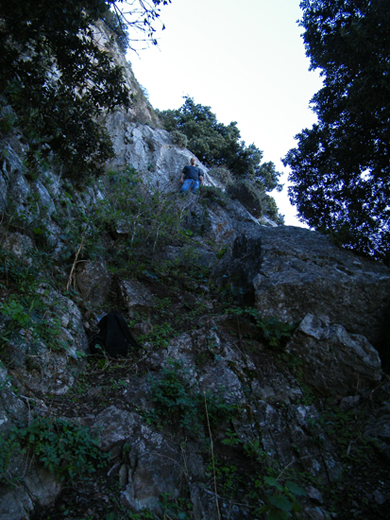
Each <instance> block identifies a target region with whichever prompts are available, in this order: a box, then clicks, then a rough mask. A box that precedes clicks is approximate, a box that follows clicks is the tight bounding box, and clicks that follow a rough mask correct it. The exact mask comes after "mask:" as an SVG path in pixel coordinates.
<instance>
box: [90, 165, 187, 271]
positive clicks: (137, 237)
mask: <svg viewBox="0 0 390 520" xmlns="http://www.w3.org/2000/svg"><path fill="white" fill-rule="evenodd" d="M101 186H102V189H103V190H104V191H105V197H104V199H103V200H101V201H99V202H98V203H97V205H96V222H98V223H100V225H101V226H102V229H103V228H106V229H107V230H109V231H110V232H111V234H113V235H116V238H117V240H116V248H115V249H116V255H117V257H118V259H120V264H121V265H123V260H125V261H132V260H133V259H134V255H135V254H140V250H142V248H144V249H145V248H147V250H148V257H149V258H150V259H151V261H153V259H154V256H155V254H156V253H157V252H158V251H159V250H160V249H161V248H163V247H165V246H166V245H168V244H170V243H172V242H175V241H180V243H181V242H182V241H183V236H182V234H181V233H180V230H181V224H182V218H183V211H185V210H183V209H181V208H180V206H179V205H177V204H176V200H177V199H176V198H175V197H174V196H172V194H164V193H162V192H161V191H158V190H155V191H153V190H152V189H151V188H150V187H148V188H147V189H146V187H143V186H142V183H141V179H140V176H139V175H138V174H137V172H136V171H135V170H134V169H133V168H132V167H130V168H127V169H125V170H123V171H122V172H109V173H108V175H107V176H106V178H105V179H104V181H103V180H102V183H101Z"/></svg>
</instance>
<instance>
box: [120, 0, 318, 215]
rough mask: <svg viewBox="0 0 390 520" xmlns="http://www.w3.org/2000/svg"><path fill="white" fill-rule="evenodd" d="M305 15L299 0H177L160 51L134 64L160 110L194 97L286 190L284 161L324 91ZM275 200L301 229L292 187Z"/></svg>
mask: <svg viewBox="0 0 390 520" xmlns="http://www.w3.org/2000/svg"><path fill="white" fill-rule="evenodd" d="M301 15H302V12H301V10H300V8H299V0H172V4H170V5H168V6H166V7H163V8H162V11H161V21H162V22H163V23H164V24H165V26H166V29H165V31H159V32H158V38H159V45H158V47H150V48H148V49H146V50H142V51H140V52H139V56H138V57H137V55H136V54H134V53H130V54H129V55H128V59H129V61H130V62H131V64H132V67H133V71H134V74H135V76H136V78H137V80H138V81H139V83H140V84H141V85H142V86H143V87H144V88H145V89H146V90H147V91H148V93H149V101H150V103H151V104H152V106H153V107H154V108H158V109H160V110H166V109H177V108H179V107H180V106H181V105H182V104H183V102H184V100H183V96H184V95H189V96H190V97H192V98H193V99H194V101H195V103H200V104H202V105H205V106H209V107H211V110H212V112H213V113H214V114H216V116H217V119H218V121H220V122H222V123H224V124H229V123H230V122H231V121H236V122H237V127H238V129H239V130H240V133H241V138H242V139H243V140H244V141H245V144H246V145H247V146H248V145H250V144H251V143H254V144H255V145H256V146H257V147H258V148H259V149H260V150H262V151H263V153H264V157H263V160H264V161H272V162H274V163H275V166H276V169H277V171H280V172H282V173H283V176H282V177H281V181H282V183H283V184H285V185H286V181H287V174H288V169H287V168H284V167H283V165H282V163H281V160H280V159H281V158H282V157H284V156H285V155H286V153H287V152H288V150H289V149H290V148H293V147H294V146H295V144H296V141H295V140H294V136H295V135H296V134H297V133H299V132H300V131H301V130H302V129H303V128H306V127H311V126H312V124H313V123H315V122H316V117H315V115H314V113H313V112H312V111H311V110H310V109H309V101H310V99H311V98H312V96H313V95H314V94H315V93H316V92H317V91H318V90H319V89H320V88H321V86H322V82H321V80H320V77H319V73H318V71H315V72H309V65H310V62H309V59H308V58H307V57H306V55H305V48H304V45H303V40H302V38H301V36H300V35H301V34H302V32H303V29H302V28H301V27H299V26H298V24H297V23H296V22H297V20H298V19H299V18H301ZM271 195H272V196H273V197H274V198H275V200H276V202H277V204H278V207H279V211H280V213H281V214H283V215H285V223H286V224H287V225H301V224H299V223H298V220H297V219H296V217H295V215H296V211H295V208H293V207H292V206H291V205H290V203H289V201H288V197H287V194H286V189H284V190H283V192H282V193H280V194H279V193H277V192H276V191H274V192H272V193H271Z"/></svg>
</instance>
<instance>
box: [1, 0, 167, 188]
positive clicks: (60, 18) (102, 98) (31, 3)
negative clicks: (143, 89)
mask: <svg viewBox="0 0 390 520" xmlns="http://www.w3.org/2000/svg"><path fill="white" fill-rule="evenodd" d="M168 1H169V0H153V5H152V6H149V5H147V4H144V3H143V2H140V3H139V7H138V10H139V9H140V10H141V13H142V14H143V27H144V29H143V30H144V32H147V33H150V32H151V33H153V27H152V22H153V20H155V18H156V17H157V16H158V9H156V7H157V6H158V5H159V4H160V3H162V4H166V3H167V2H168ZM115 4H116V2H115V0H75V1H72V2H69V1H65V0H60V1H56V2H53V1H50V0H23V1H21V0H16V1H13V2H8V1H6V0H1V1H0V20H1V23H0V69H1V78H0V92H1V93H2V95H3V96H2V98H1V106H0V109H1V108H2V107H4V106H7V105H9V106H11V107H12V109H13V112H14V114H15V115H16V117H17V121H18V124H19V126H20V127H21V128H22V129H23V135H24V137H25V138H26V139H27V141H28V144H29V152H28V160H29V165H30V167H34V166H35V165H36V164H35V163H36V156H37V153H39V155H40V156H45V157H48V156H50V154H51V152H54V153H55V154H56V156H57V159H58V160H59V161H60V163H61V166H62V167H63V168H64V173H65V174H66V175H67V176H69V177H70V178H72V179H74V180H77V181H79V182H82V181H83V180H85V179H86V178H87V177H88V176H90V175H94V174H98V173H100V172H101V168H102V164H103V163H104V162H105V161H106V160H107V159H109V158H110V157H112V156H113V153H114V151H113V148H112V143H111V141H110V138H109V136H108V134H107V132H106V130H105V128H104V126H103V125H102V124H100V123H99V122H98V118H99V116H100V114H101V113H102V111H103V109H104V110H111V109H113V108H114V107H117V106H124V107H129V106H130V97H129V92H128V90H127V88H126V87H125V84H124V78H123V74H122V69H121V67H119V66H118V65H116V64H115V63H114V62H113V60H112V59H111V57H110V55H109V54H108V52H106V51H105V50H102V49H101V48H100V47H98V46H97V45H96V44H95V42H94V40H93V32H92V28H91V24H93V23H94V22H96V21H97V20H99V19H101V18H102V17H103V16H106V18H107V20H111V21H112V20H114V19H115V18H114V16H113V15H112V14H110V12H109V8H110V6H113V7H115ZM133 4H134V3H133ZM137 5H138V2H137V4H136V5H133V10H136V9H137ZM125 23H126V21H125V20H124V19H123V18H120V19H119V22H118V23H117V24H116V25H117V27H114V29H118V28H119V33H120V34H119V37H120V38H122V39H123V35H124V25H125ZM122 45H124V43H123V42H122Z"/></svg>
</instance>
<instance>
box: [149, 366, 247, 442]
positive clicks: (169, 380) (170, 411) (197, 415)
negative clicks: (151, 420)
mask: <svg viewBox="0 0 390 520" xmlns="http://www.w3.org/2000/svg"><path fill="white" fill-rule="evenodd" d="M149 383H150V390H149V396H150V399H151V401H152V402H153V403H154V406H155V407H154V410H153V415H154V417H158V418H159V419H160V421H161V422H162V423H163V424H171V425H175V424H177V425H179V426H180V427H181V428H183V429H184V430H186V431H187V432H191V433H193V434H198V433H201V431H202V427H205V426H206V421H207V417H206V415H208V420H209V422H210V424H211V426H216V425H218V424H220V423H221V422H223V421H226V420H229V419H231V418H233V417H235V416H236V415H237V413H238V412H237V407H236V406H234V405H230V404H228V403H226V401H225V400H224V399H223V398H222V397H221V396H215V395H213V394H211V393H209V392H206V393H201V392H198V391H195V390H194V388H193V383H191V381H190V377H189V374H188V373H186V371H185V369H184V367H183V363H182V362H180V361H176V360H172V359H169V360H168V363H167V365H166V366H164V367H163V368H162V377H161V378H160V379H157V378H154V377H150V378H149ZM205 403H206V405H207V412H206V407H205Z"/></svg>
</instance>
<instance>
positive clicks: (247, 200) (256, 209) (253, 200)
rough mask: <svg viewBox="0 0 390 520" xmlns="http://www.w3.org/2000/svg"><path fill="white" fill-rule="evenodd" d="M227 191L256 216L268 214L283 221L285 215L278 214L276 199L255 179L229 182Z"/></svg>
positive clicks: (276, 219)
mask: <svg viewBox="0 0 390 520" xmlns="http://www.w3.org/2000/svg"><path fill="white" fill-rule="evenodd" d="M227 193H228V194H229V195H230V196H231V197H232V198H233V199H237V200H239V201H240V202H241V204H242V205H243V206H245V208H246V209H247V210H248V211H249V213H251V214H252V215H253V216H254V217H256V218H260V217H262V216H263V215H266V216H268V217H269V218H271V219H272V220H275V221H277V222H279V221H280V222H282V221H283V217H282V216H279V215H278V207H277V205H276V202H275V199H274V198H273V197H271V196H269V195H268V194H267V193H266V192H265V190H264V188H263V187H262V186H261V185H259V184H258V183H256V182H254V181H253V180H251V179H238V180H236V181H235V182H234V183H231V184H228V186H227Z"/></svg>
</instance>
